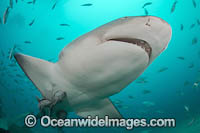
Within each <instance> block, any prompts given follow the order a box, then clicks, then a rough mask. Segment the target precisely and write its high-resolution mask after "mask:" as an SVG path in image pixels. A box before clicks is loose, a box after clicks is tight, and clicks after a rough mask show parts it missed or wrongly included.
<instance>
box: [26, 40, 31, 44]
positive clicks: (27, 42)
mask: <svg viewBox="0 0 200 133" xmlns="http://www.w3.org/2000/svg"><path fill="white" fill-rule="evenodd" d="M24 43H26V44H30V43H32V42H31V41H24Z"/></svg>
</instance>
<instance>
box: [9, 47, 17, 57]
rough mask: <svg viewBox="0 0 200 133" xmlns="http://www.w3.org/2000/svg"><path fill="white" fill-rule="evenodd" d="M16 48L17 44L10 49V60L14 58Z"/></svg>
mask: <svg viewBox="0 0 200 133" xmlns="http://www.w3.org/2000/svg"><path fill="white" fill-rule="evenodd" d="M15 48H16V45H14V46H13V47H12V49H11V50H10V52H9V53H10V54H9V60H11V59H12V58H13V55H14V51H15Z"/></svg>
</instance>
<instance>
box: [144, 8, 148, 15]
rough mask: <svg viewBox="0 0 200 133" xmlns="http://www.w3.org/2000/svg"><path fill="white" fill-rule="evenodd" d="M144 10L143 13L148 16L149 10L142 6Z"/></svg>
mask: <svg viewBox="0 0 200 133" xmlns="http://www.w3.org/2000/svg"><path fill="white" fill-rule="evenodd" d="M144 12H145V15H146V16H148V15H149V12H148V11H147V9H146V8H144Z"/></svg>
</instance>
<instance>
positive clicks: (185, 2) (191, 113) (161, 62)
mask: <svg viewBox="0 0 200 133" xmlns="http://www.w3.org/2000/svg"><path fill="white" fill-rule="evenodd" d="M147 2H152V4H150V5H148V6H146V7H145V9H146V10H147V11H148V15H153V16H158V17H161V18H163V19H164V20H165V21H167V22H168V23H169V24H170V25H171V27H172V30H173V35H172V40H171V42H170V44H169V46H168V48H167V50H166V51H164V52H163V53H162V54H161V55H160V56H159V57H158V58H157V59H156V60H155V61H154V62H153V63H152V64H151V65H150V66H149V67H148V68H147V70H146V71H145V72H144V73H143V74H142V75H141V76H140V77H139V78H138V79H137V80H136V81H134V82H132V83H131V84H130V85H129V86H128V87H127V88H125V89H124V90H123V91H122V92H120V93H119V94H117V95H114V96H112V97H111V100H112V101H113V103H115V104H116V107H117V108H118V110H119V111H120V113H121V114H122V115H123V117H125V118H148V119H150V118H176V124H177V127H176V128H175V129H173V130H171V131H170V132H172V133H173V132H178V133H179V132H180V133H182V130H183V129H184V130H183V131H185V132H186V133H187V132H190V133H198V131H200V106H199V105H200V99H199V97H200V85H199V83H200V62H199V59H200V41H198V40H200V15H199V12H200V0H182V1H181V0H177V3H176V4H175V8H174V9H175V10H174V11H173V12H171V10H172V7H173V5H174V3H175V2H176V0H165V1H158V0H149V1H147V0H84V1H83V0H36V1H35V3H33V2H32V1H31V0H18V1H17V3H16V1H15V0H13V8H10V9H9V14H8V18H7V22H6V23H5V24H3V15H4V12H5V10H6V8H7V7H8V6H10V1H9V0H1V1H0V7H1V8H0V18H1V23H0V50H1V51H0V52H1V53H0V55H1V56H0V65H1V66H0V112H1V114H0V116H1V117H0V118H6V119H11V118H14V117H17V116H20V114H24V113H37V112H38V111H39V110H38V107H37V104H38V103H37V100H36V98H35V96H36V95H37V96H39V97H41V96H40V93H39V91H38V90H37V89H36V88H35V87H34V85H33V84H32V83H31V81H30V80H29V79H28V78H27V77H26V76H25V75H24V73H23V71H22V70H21V68H20V67H19V66H18V65H17V63H16V61H15V59H14V58H12V59H9V56H10V53H11V52H10V51H11V50H12V49H13V48H14V47H16V48H15V50H14V52H20V53H24V54H27V55H31V56H34V57H38V58H41V59H45V60H49V61H52V62H56V61H57V59H58V55H59V53H60V51H61V50H62V49H63V48H64V47H65V46H66V45H67V44H68V43H70V42H71V41H72V40H74V39H76V38H77V37H79V36H81V35H83V34H85V33H87V32H89V31H91V30H93V29H95V28H97V27H99V26H101V25H103V24H105V23H108V22H110V21H112V20H115V19H118V18H120V17H124V16H143V15H146V14H145V10H144V8H142V7H143V5H144V4H145V3H147ZM88 3H90V4H91V5H90V6H81V5H83V4H88ZM195 3H196V5H195ZM31 23H33V24H32V25H31ZM60 24H67V25H66V26H60ZM30 25H31V26H30ZM181 25H182V26H181ZM181 27H182V29H181ZM57 38H63V39H61V40H57ZM13 64H14V65H13ZM145 101H146V102H148V103H151V105H150V106H149V105H147V104H145ZM186 108H188V109H189V110H187V109H186ZM73 117H77V116H76V115H75V114H74V113H70V115H69V118H73ZM193 119H194V122H192V124H189V125H188V123H189V122H190V121H191V120H193ZM188 121H189V122H188ZM22 123H23V120H22V121H19V125H22ZM185 123H186V124H185ZM184 124H185V125H184ZM197 125H198V126H197ZM190 128H193V129H190ZM24 130H25V129H24ZM63 130H64V131H65V132H116V133H117V132H136V133H137V132H138V133H140V132H141V133H142V132H143V133H144V132H148V133H155V132H159V133H160V132H168V130H170V129H167V128H138V129H134V130H133V131H128V130H126V129H123V128H122V129H120V128H65V129H63ZM31 131H32V132H57V129H53V128H42V127H40V126H39V125H37V126H36V127H34V128H33V129H31ZM24 132H28V131H24Z"/></svg>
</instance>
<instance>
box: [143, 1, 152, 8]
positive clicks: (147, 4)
mask: <svg viewBox="0 0 200 133" xmlns="http://www.w3.org/2000/svg"><path fill="white" fill-rule="evenodd" d="M151 4H152V2H147V3H145V4H144V5H143V7H142V8H145V7H146V6H149V5H151Z"/></svg>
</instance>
